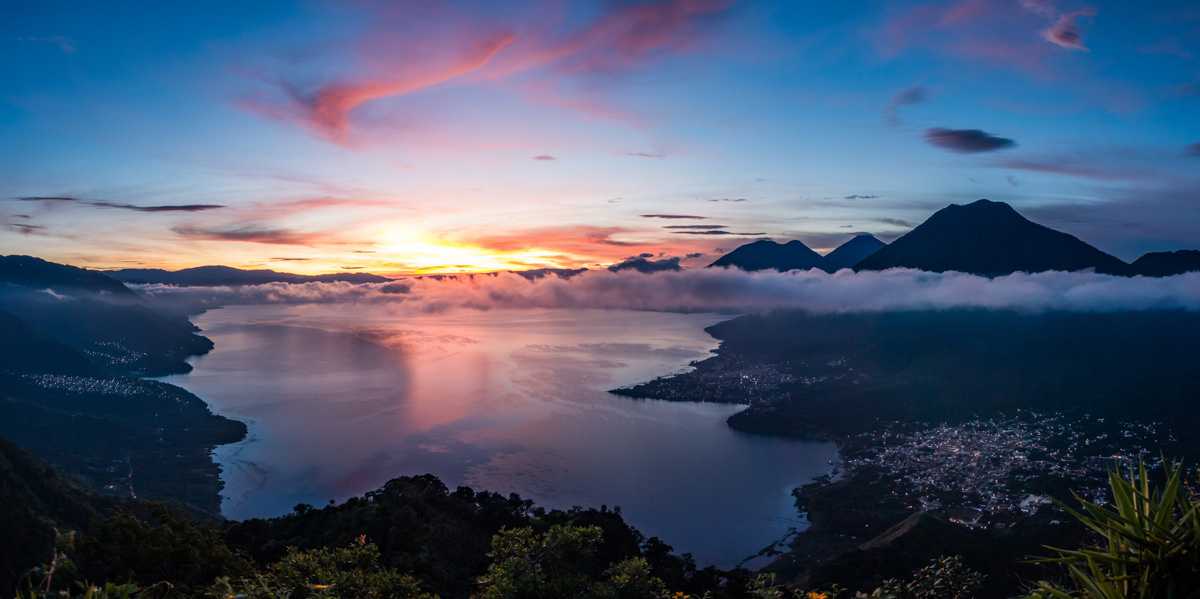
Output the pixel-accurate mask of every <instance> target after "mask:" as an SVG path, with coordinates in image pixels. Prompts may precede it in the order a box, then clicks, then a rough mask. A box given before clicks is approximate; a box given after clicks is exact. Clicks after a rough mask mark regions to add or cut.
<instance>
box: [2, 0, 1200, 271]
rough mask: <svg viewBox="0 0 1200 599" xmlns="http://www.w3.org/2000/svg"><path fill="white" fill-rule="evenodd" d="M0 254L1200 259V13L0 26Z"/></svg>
mask: <svg viewBox="0 0 1200 599" xmlns="http://www.w3.org/2000/svg"><path fill="white" fill-rule="evenodd" d="M0 81H3V85H0V254H29V255H34V256H39V257H42V258H45V259H47V260H52V261H55V262H62V263H68V264H73V265H77V266H85V267H89V268H101V269H107V268H135V267H136V268H168V269H177V268H186V267H192V266H200V265H207V264H226V265H230V266H235V267H240V268H271V269H275V270H284V271H291V272H300V273H319V272H341V271H362V272H375V273H380V274H406V273H428V272H471V271H494V270H505V269H516V270H521V269H531V268H581V267H587V268H593V269H594V268H597V267H598V266H605V265H608V264H612V263H617V262H621V261H622V260H624V259H626V258H629V257H633V256H644V257H646V258H653V259H671V258H678V259H680V261H681V264H682V265H684V266H685V267H694V266H702V265H704V264H708V263H709V262H711V261H713V260H715V259H716V258H717V257H719V256H720V254H721V253H722V252H726V251H729V250H731V249H733V248H735V247H737V246H738V245H741V244H744V243H747V242H749V241H753V240H755V239H758V238H763V237H766V238H772V239H775V240H777V241H785V240H790V239H799V240H801V241H803V242H805V243H806V244H807V245H809V246H810V247H812V248H814V249H816V250H818V251H820V252H825V251H828V250H830V249H832V248H834V247H836V246H837V245H839V244H840V243H842V242H844V241H846V240H848V239H849V238H850V237H851V236H852V235H854V234H856V233H861V232H869V233H873V234H875V235H877V236H878V237H880V238H881V239H884V240H885V241H890V240H892V239H894V238H895V237H897V236H899V235H902V234H904V233H905V232H907V231H909V230H911V229H912V227H914V226H916V225H917V224H919V223H920V222H921V221H923V220H924V219H925V218H927V217H928V216H929V215H930V214H931V213H933V212H934V211H936V210H938V209H940V208H942V207H944V206H946V205H948V204H952V203H967V202H971V201H974V200H977V199H980V198H988V199H992V200H997V201H1004V202H1008V203H1010V204H1012V205H1013V206H1014V207H1015V208H1016V209H1017V210H1018V211H1019V212H1021V213H1022V214H1024V215H1026V216H1027V217H1029V218H1030V219H1032V220H1034V221H1035V222H1039V223H1042V224H1045V225H1047V226H1050V227H1053V228H1056V229H1059V230H1062V231H1065V232H1067V233H1071V234H1073V235H1076V236H1078V237H1080V238H1082V239H1083V240H1085V241H1087V242H1089V243H1091V244H1093V245H1095V246H1097V247H1099V248H1100V249H1102V250H1104V251H1107V252H1109V253H1111V254H1114V255H1116V256H1117V257H1119V258H1122V259H1124V260H1127V261H1132V260H1133V259H1136V258H1137V257H1138V256H1140V255H1141V254H1143V253H1145V252H1149V251H1166V250H1176V249H1193V248H1198V247H1200V5H1196V4H1195V3H1193V2H1180V1H1162V2H1153V1H1149V2H1122V1H1111V2H1108V1H1079V2H1076V1H1072V0H1057V1H1053V0H948V1H921V0H909V1H903V2H901V1H888V0H870V1H856V0H846V1H843V2H823V3H817V2H800V1H792V2H778V1H776V2H757V1H752V0H655V1H646V0H643V1H636V2H635V1H622V2H607V1H602V2H584V1H572V2H562V1H553V0H535V1H528V2H526V1H514V2H468V1H461V2H460V1H454V2H436V1H430V0H420V1H417V0H413V1H407V0H392V1H386V2H385V1H376V0H342V1H338V2H333V1H329V2H322V1H309V2H295V3H277V2H267V1H261V2H244V1H238V2H223V1H220V0H214V1H209V2H203V3H198V2H182V1H181V2H144V3H141V2H122V3H95V2H90V3H84V2H64V1H58V0H46V1H43V2H6V3H4V4H3V5H2V6H0Z"/></svg>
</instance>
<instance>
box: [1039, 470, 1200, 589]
mask: <svg viewBox="0 0 1200 599" xmlns="http://www.w3.org/2000/svg"><path fill="white" fill-rule="evenodd" d="M1163 468H1164V469H1165V470H1166V483H1165V485H1163V487H1161V488H1155V487H1153V486H1151V484H1150V477H1149V476H1148V475H1147V472H1146V466H1145V464H1139V465H1138V467H1137V468H1136V469H1134V468H1133V467H1130V469H1129V471H1128V476H1124V475H1122V473H1121V472H1120V471H1119V470H1118V471H1113V472H1110V473H1109V477H1108V478H1109V485H1110V486H1111V487H1112V493H1113V502H1112V505H1111V506H1105V505H1099V504H1096V503H1091V502H1087V501H1082V500H1080V501H1081V502H1082V503H1083V510H1082V511H1078V510H1074V509H1071V508H1069V507H1067V506H1066V505H1063V504H1062V503H1059V505H1060V506H1061V507H1062V508H1063V509H1065V510H1066V511H1067V512H1068V513H1070V514H1071V515H1072V516H1074V517H1075V518H1077V519H1078V520H1079V521H1080V522H1082V523H1084V524H1085V525H1086V526H1087V527H1088V528H1091V529H1092V530H1094V531H1096V532H1097V533H1099V534H1100V536H1101V543H1100V544H1099V545H1098V546H1085V547H1083V548H1081V549H1078V550H1067V549H1057V548H1053V547H1052V548H1051V549H1053V550H1054V551H1055V552H1057V553H1058V557H1055V558H1046V559H1043V560H1038V561H1040V562H1044V563H1059V564H1062V565H1064V566H1065V567H1066V568H1067V572H1068V573H1069V575H1070V578H1071V581H1072V582H1073V583H1074V586H1075V589H1074V590H1070V591H1069V590H1063V589H1060V588H1057V587H1056V586H1055V585H1052V584H1050V583H1048V582H1045V581H1042V582H1038V583H1037V584H1036V589H1037V590H1036V591H1035V592H1034V593H1032V594H1031V595H1030V596H1029V597H1030V599H1034V598H1042V599H1044V598H1049V597H1054V598H1059V599H1068V598H1072V599H1073V598H1078V597H1084V598H1087V599H1200V502H1197V500H1196V497H1195V496H1194V495H1193V494H1192V492H1191V491H1189V490H1188V488H1187V487H1186V486H1185V485H1184V484H1183V473H1184V471H1183V469H1182V468H1181V467H1180V466H1179V465H1178V464H1174V465H1173V464H1171V463H1169V462H1164V464H1163Z"/></svg>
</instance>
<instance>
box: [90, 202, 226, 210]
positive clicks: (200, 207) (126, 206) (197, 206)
mask: <svg viewBox="0 0 1200 599" xmlns="http://www.w3.org/2000/svg"><path fill="white" fill-rule="evenodd" d="M86 203H87V204H88V205H90V206H97V207H100V208H118V209H121V210H133V211H135V212H204V211H206V210H217V209H219V208H225V206H222V205H220V204H180V205H174V206H134V205H133V204H117V203H113V202H86Z"/></svg>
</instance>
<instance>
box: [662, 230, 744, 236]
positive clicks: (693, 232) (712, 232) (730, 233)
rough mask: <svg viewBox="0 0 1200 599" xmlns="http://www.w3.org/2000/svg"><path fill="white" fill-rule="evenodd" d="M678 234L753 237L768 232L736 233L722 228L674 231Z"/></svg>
mask: <svg viewBox="0 0 1200 599" xmlns="http://www.w3.org/2000/svg"><path fill="white" fill-rule="evenodd" d="M674 233H675V234H676V235H740V236H743V237H753V236H756V235H766V233H763V232H761V231H760V232H758V233H734V232H733V231H722V230H720V229H717V230H712V231H674Z"/></svg>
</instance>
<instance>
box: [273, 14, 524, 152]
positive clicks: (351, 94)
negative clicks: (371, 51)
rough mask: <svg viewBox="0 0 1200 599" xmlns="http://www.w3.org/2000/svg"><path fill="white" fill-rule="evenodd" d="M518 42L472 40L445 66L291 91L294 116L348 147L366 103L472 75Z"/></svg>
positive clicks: (506, 36)
mask: <svg viewBox="0 0 1200 599" xmlns="http://www.w3.org/2000/svg"><path fill="white" fill-rule="evenodd" d="M515 39H516V36H515V35H513V34H512V33H510V32H501V33H495V34H489V35H486V36H484V37H481V38H478V39H474V40H469V41H468V42H467V43H466V44H465V47H463V48H462V49H461V50H459V51H458V52H457V53H456V54H455V55H453V56H451V57H450V58H449V60H448V61H447V62H446V63H444V64H441V65H421V66H418V67H416V68H415V69H412V71H411V72H409V73H405V74H402V75H400V76H398V77H392V78H382V77H381V78H370V79H366V80H362V81H354V82H338V83H328V84H325V85H323V86H321V87H320V88H319V89H317V91H315V92H313V93H311V94H306V93H302V92H298V91H295V90H289V91H290V92H291V95H292V97H293V99H294V100H295V102H296V104H295V108H296V109H298V110H297V112H296V113H295V114H294V116H296V117H298V118H299V119H300V121H301V123H302V124H304V125H305V126H307V127H308V128H310V129H311V130H313V131H314V132H315V133H316V134H317V135H319V136H321V137H324V138H326V139H328V140H329V141H332V142H334V143H336V144H338V145H343V146H348V145H350V141H349V134H350V126H351V122H350V113H351V111H353V110H354V109H355V108H357V107H359V106H360V105H362V104H363V103H364V102H367V101H370V100H374V99H377V98H385V97H388V96H399V95H403V94H407V93H410V92H413V91H417V90H420V89H424V88H427V87H432V86H434V85H437V84H439V83H444V82H446V81H449V80H451V79H454V78H455V77H459V76H461V75H464V74H466V73H470V72H471V71H474V70H476V69H479V68H480V67H482V66H483V65H485V64H487V63H488V61H490V60H491V59H492V57H494V56H495V55H496V53H497V52H499V51H500V50H502V49H504V48H505V47H506V46H508V45H509V44H511V43H512V42H513V41H514V40H515Z"/></svg>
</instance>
